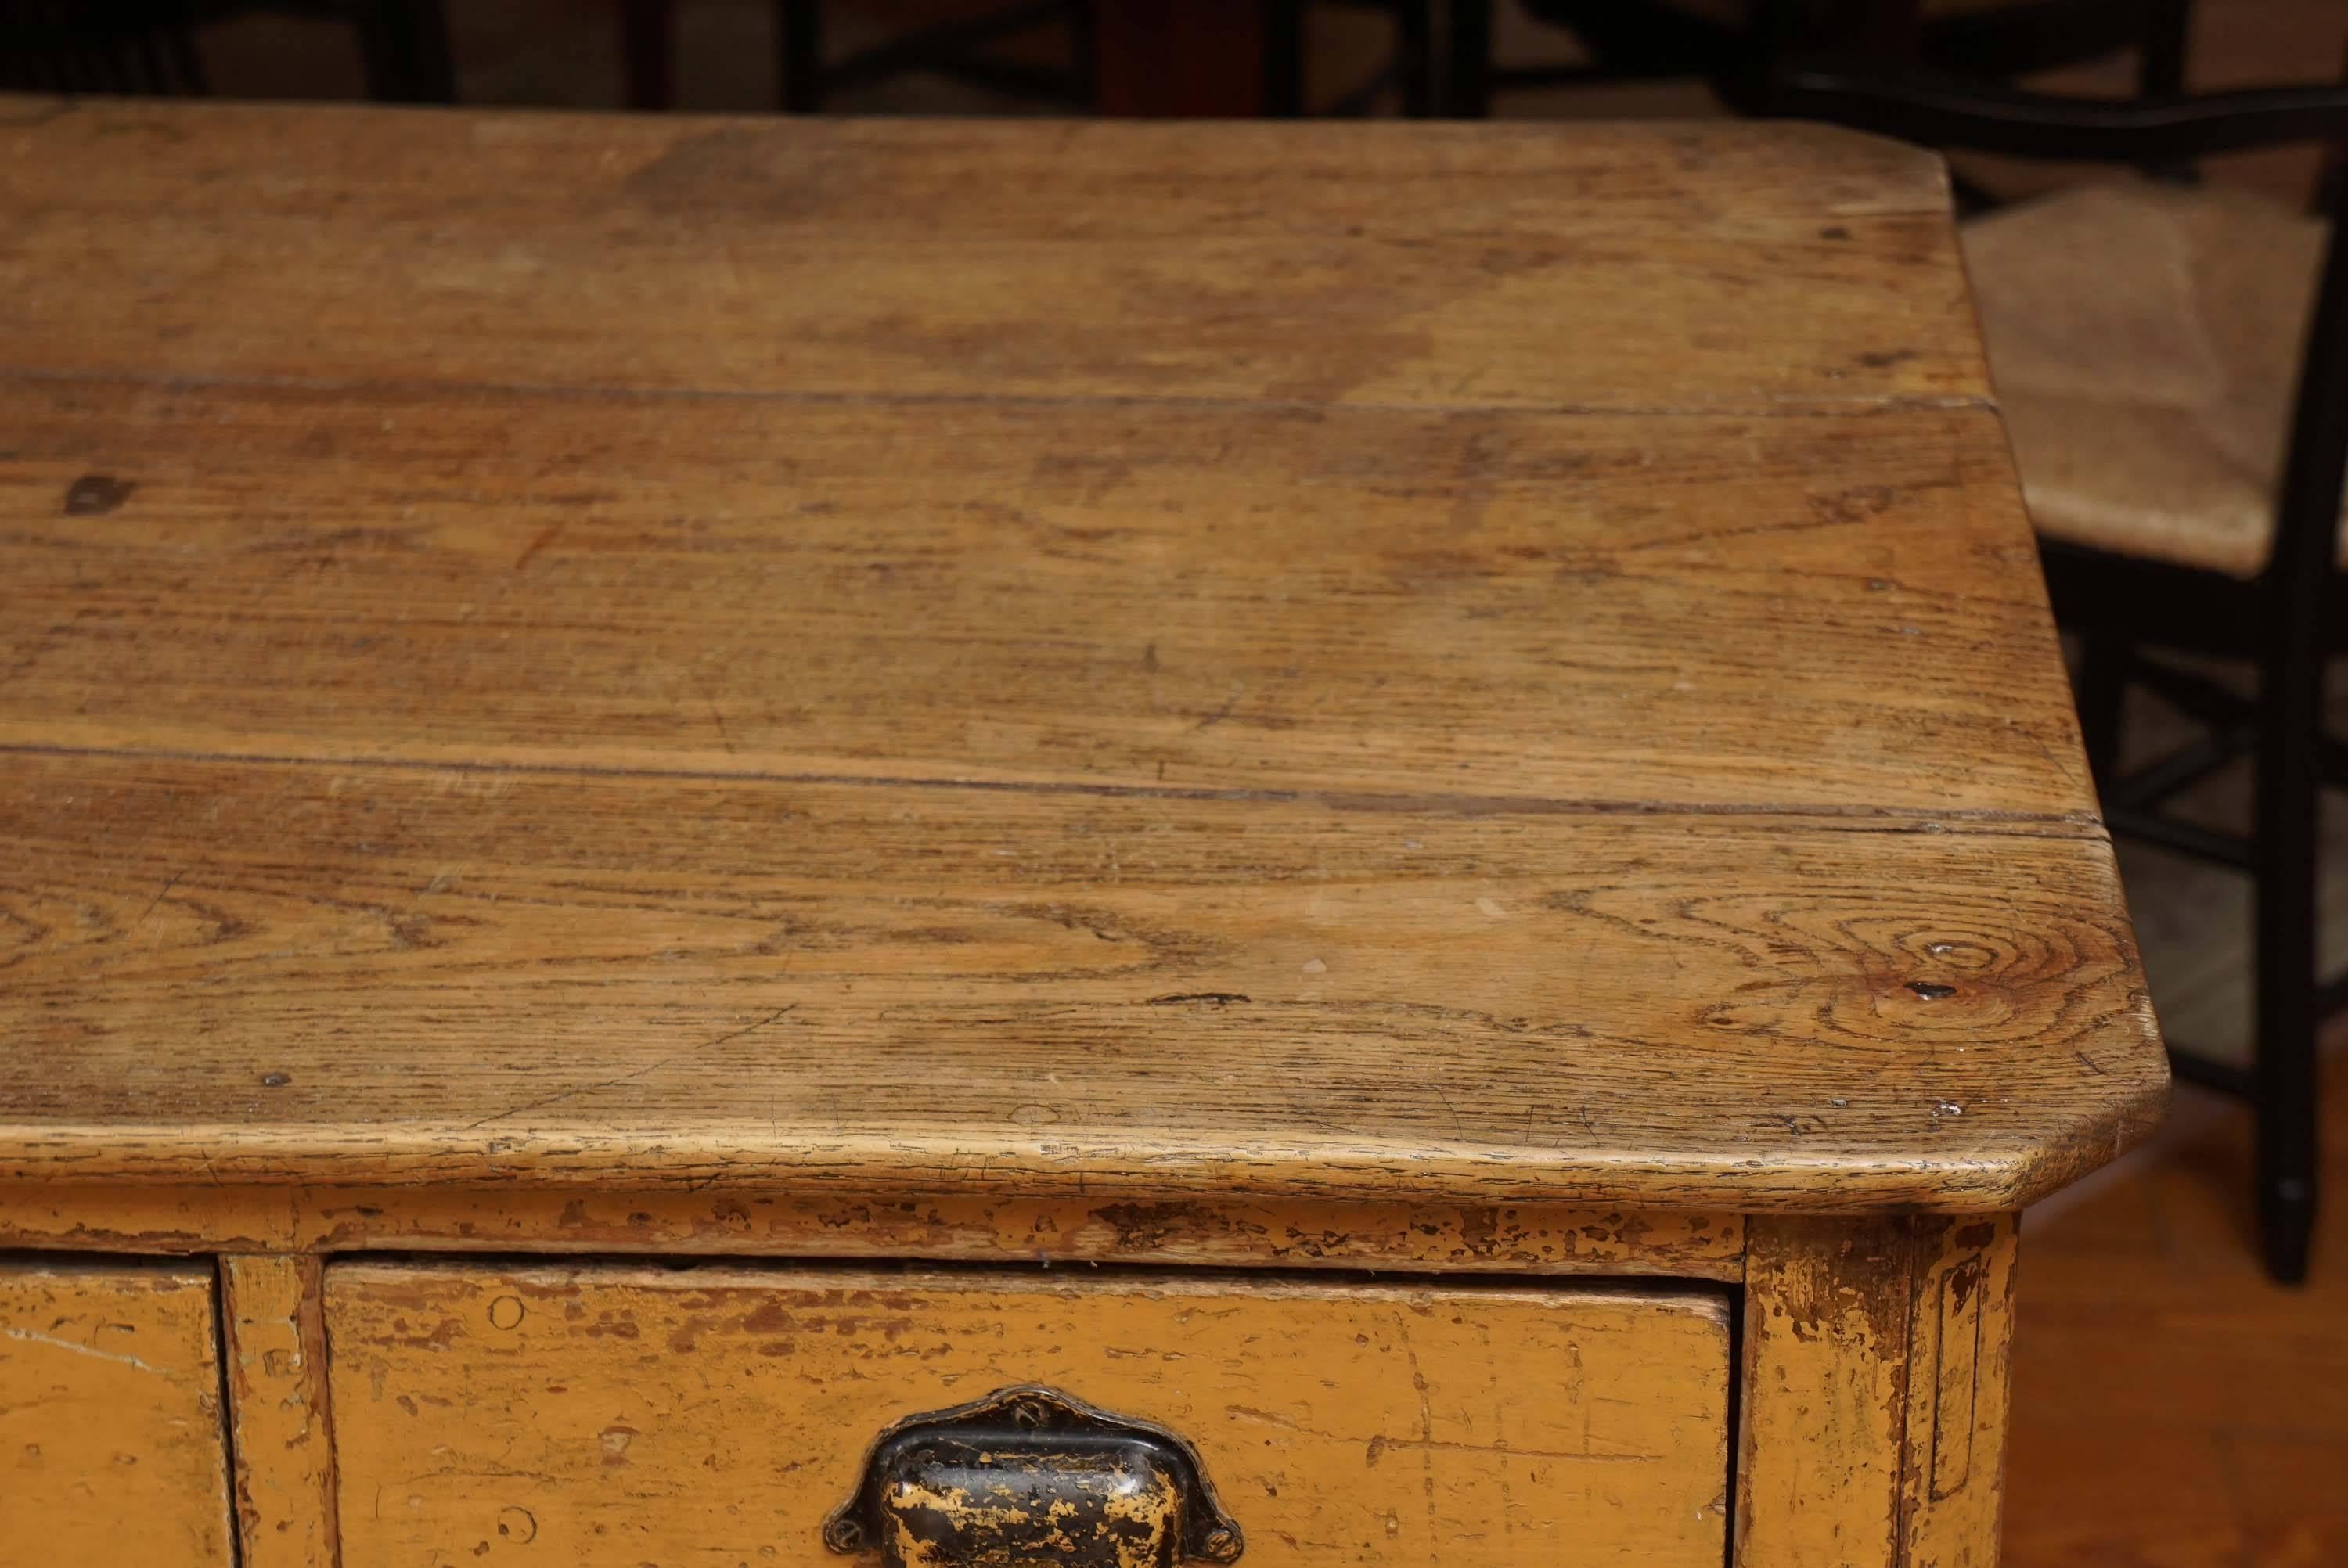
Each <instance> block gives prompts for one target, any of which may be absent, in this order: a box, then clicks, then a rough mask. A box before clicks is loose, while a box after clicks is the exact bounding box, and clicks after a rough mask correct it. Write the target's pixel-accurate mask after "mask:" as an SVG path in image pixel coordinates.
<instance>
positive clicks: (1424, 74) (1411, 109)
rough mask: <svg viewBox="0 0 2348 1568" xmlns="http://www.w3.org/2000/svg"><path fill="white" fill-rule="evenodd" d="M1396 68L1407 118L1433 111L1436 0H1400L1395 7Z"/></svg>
mask: <svg viewBox="0 0 2348 1568" xmlns="http://www.w3.org/2000/svg"><path fill="white" fill-rule="evenodd" d="M1395 70H1396V71H1397V72H1398V73H1400V75H1401V77H1402V112H1403V115H1404V117H1405V118H1408V119H1426V118H1428V117H1429V116H1431V115H1432V114H1434V113H1435V0H1399V3H1398V4H1397V5H1395Z"/></svg>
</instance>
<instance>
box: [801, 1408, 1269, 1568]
mask: <svg viewBox="0 0 2348 1568" xmlns="http://www.w3.org/2000/svg"><path fill="white" fill-rule="evenodd" d="M823 1543H824V1544H825V1545H826V1546H828V1547H829V1548H831V1550H833V1551H834V1552H839V1553H860V1552H878V1553H880V1560H881V1562H882V1563H884V1564H885V1565H886V1568H1174V1564H1176V1563H1182V1562H1187V1561H1191V1560H1199V1561H1204V1562H1208V1563H1230V1562H1233V1561H1235V1560H1236V1559H1237V1558H1238V1557H1239V1554H1240V1551H1241V1544H1242V1542H1241V1537H1240V1527H1239V1525H1238V1524H1237V1523H1235V1522H1233V1521H1232V1520H1231V1516H1230V1515H1229V1514H1227V1513H1225V1512H1223V1510H1222V1505H1221V1504H1220V1502H1218V1501H1216V1499H1215V1492H1214V1489H1213V1488H1212V1487H1210V1485H1208V1484H1207V1472H1206V1471H1205V1470H1204V1469H1203V1468H1201V1467H1200V1463H1199V1456H1198V1454H1197V1453H1196V1452H1194V1451H1193V1450H1192V1449H1191V1447H1190V1445H1189V1443H1186V1442H1184V1441H1183V1440H1181V1439H1180V1438H1179V1437H1176V1436H1175V1435H1174V1434H1173V1433H1172V1432H1169V1431H1168V1430H1165V1429H1164V1428H1163V1427H1155V1426H1151V1425H1150V1424H1149V1423H1148V1422H1147V1421H1135V1420H1128V1419H1125V1418H1123V1417H1121V1416H1114V1415H1111V1414H1109V1413H1108V1412H1107V1411H1106V1410H1097V1409H1094V1408H1093V1407H1091V1406H1090V1405H1087V1404H1086V1403H1084V1402H1083V1401H1082V1400H1080V1399H1070V1398H1069V1397H1068V1396H1067V1395H1066V1394H1063V1393H1060V1392H1058V1391H1057V1390H1056V1389H1039V1388H1033V1387H1022V1388H1010V1389H996V1390H995V1391H994V1393H992V1394H989V1395H988V1396H987V1397H986V1398H984V1399H978V1400H974V1401H973V1402H972V1403H970V1404H967V1405H957V1406H955V1407H954V1408H953V1409H949V1410H932V1411H930V1412H928V1413H927V1414H924V1415H919V1416H911V1417H909V1418H907V1419H904V1420H901V1421H899V1422H898V1423H897V1424H896V1425H894V1426H892V1427H891V1428H890V1429H889V1430H886V1431H884V1432H882V1433H881V1434H880V1437H879V1438H878V1439H877V1440H875V1441H874V1442H873V1445H872V1451H871V1452H870V1454H869V1455H868V1456H866V1458H865V1461H864V1478H863V1480H862V1481H860V1482H859V1483H858V1485H857V1488H856V1493H855V1495H854V1496H852V1497H850V1499H849V1500H848V1501H846V1502H843V1503H841V1504H840V1505H839V1507H838V1508H837V1509H834V1510H833V1511H832V1514H831V1517H830V1518H829V1519H828V1520H826V1521H824V1526H823Z"/></svg>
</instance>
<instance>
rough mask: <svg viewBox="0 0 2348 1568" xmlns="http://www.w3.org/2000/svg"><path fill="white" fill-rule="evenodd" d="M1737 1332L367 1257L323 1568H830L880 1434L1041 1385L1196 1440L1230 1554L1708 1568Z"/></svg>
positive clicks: (1427, 1291)
mask: <svg viewBox="0 0 2348 1568" xmlns="http://www.w3.org/2000/svg"><path fill="white" fill-rule="evenodd" d="M1728 1321H1729V1315H1728V1307H1727V1302H1726V1299H1725V1296H1723V1295H1722V1294H1720V1293H1718V1292H1715V1291H1703V1290H1679V1289H1670V1288H1663V1289H1658V1288H1653V1287H1646V1288H1613V1287H1608V1286H1594V1287H1593V1286H1579V1287H1573V1288H1565V1287H1559V1288H1540V1289H1534V1288H1518V1287H1508V1286H1503V1287H1484V1286H1474V1285H1463V1286H1456V1287H1448V1286H1447V1287H1441V1288H1437V1287H1434V1286H1393V1285H1378V1286H1354V1285H1346V1284H1340V1283H1326V1284H1296V1283H1270V1282H1262V1281H1251V1280H1249V1279H1246V1278H1243V1277H1237V1276H1232V1277H1200V1278H1178V1279H1169V1278H1166V1277H1163V1276H1152V1277H1148V1278H1139V1277H1136V1276H1118V1275H1101V1274H1090V1273H1087V1274H1074V1275H1072V1274H1065V1273H1060V1272H1045V1271H1041V1270H1039V1271H1036V1272H1034V1273H1024V1272H1022V1273H1004V1272H994V1271H985V1272H981V1271H973V1272H969V1273H951V1274H949V1273H924V1274H903V1273H896V1272H889V1271H853V1272H850V1271H834V1270H818V1269H812V1268H807V1269H788V1268H774V1269H762V1268H757V1267H749V1266H739V1267H737V1266H714V1267H695V1268H687V1269H661V1268H656V1267H642V1266H592V1267H567V1268H566V1267H553V1268H548V1267H511V1266H478V1265H439V1264H406V1263H377V1262H353V1263H349V1264H345V1265H338V1266H333V1267H330V1268H329V1269H328V1271H327V1276H326V1326H327V1334H328V1341H329V1348H330V1353H331V1357H330V1364H331V1367H332V1373H331V1376H332V1381H333V1388H332V1394H333V1402H334V1408H335V1427H336V1434H337V1436H336V1447H337V1454H338V1459H339V1463H340V1468H341V1476H342V1485H341V1498H342V1502H341V1507H342V1532H343V1542H344V1564H345V1568H394V1565H396V1568H424V1565H427V1564H440V1563H475V1562H479V1563H485V1564H489V1565H490V1568H494V1565H495V1564H496V1563H499V1562H507V1563H562V1564H564V1565H565V1568H571V1565H572V1564H576V1565H579V1568H637V1565H639V1564H644V1563H657V1564H659V1565H660V1568H736V1565H737V1564H750V1563H756V1564H761V1565H766V1564H775V1565H778V1568H820V1565H824V1564H839V1565H842V1568H845V1565H847V1564H849V1563H851V1562H854V1561H857V1560H858V1559H855V1558H851V1557H846V1556H839V1555H835V1554H833V1553H831V1552H830V1551H829V1550H828V1549H827V1548H826V1546H825V1544H824V1541H823V1534H822V1532H823V1528H824V1523H825V1520H826V1516H827V1515H829V1513H830V1512H832V1510H833V1509H834V1507H835V1506H836V1505H838V1504H840V1503H842V1502H844V1501H847V1500H848V1499H849V1498H850V1495H851V1494H852V1493H853V1492H855V1491H856V1490H857V1488H858V1485H859V1481H860V1478H861V1476H862V1475H863V1472H864V1469H865V1464H866V1460H867V1455H868V1452H869V1451H870V1450H871V1448H872V1445H873V1443H874V1440H875V1439H876V1438H877V1437H878V1436H879V1435H880V1433H881V1432H882V1430H883V1429H886V1428H889V1427H891V1425H892V1424H894V1423H897V1422H900V1421H902V1420H904V1419H907V1418H911V1417H916V1416H921V1415H924V1414H927V1413H929V1412H932V1411H937V1410H941V1409H949V1408H952V1407H956V1406H963V1405H968V1404H972V1403H973V1402H977V1401H981V1400H983V1398H984V1397H985V1396H988V1395H991V1394H994V1393H995V1392H996V1391H997V1390H1000V1389H1006V1388H1009V1387H1014V1386H1019V1385H1040V1386H1042V1387H1044V1388H1045V1389H1051V1390H1054V1391H1056V1392H1057V1393H1059V1394H1065V1395H1066V1396H1072V1397H1073V1398H1074V1399H1076V1400H1078V1401H1081V1402H1083V1403H1084V1404H1086V1405H1089V1406H1091V1407H1094V1408H1096V1409H1097V1410H1099V1411H1102V1412H1105V1413H1106V1414H1107V1415H1108V1416H1112V1417H1116V1418H1121V1419H1129V1420H1133V1421H1138V1422H1143V1423H1149V1424H1151V1425H1154V1426H1155V1427H1157V1428H1159V1429H1162V1430H1164V1431H1165V1432H1166V1433H1169V1434H1171V1435H1172V1437H1173V1438H1175V1439H1178V1440H1184V1441H1187V1443H1188V1445H1189V1450H1190V1453H1191V1455H1192V1457H1193V1458H1194V1459H1195V1461H1196V1468H1197V1469H1198V1470H1200V1471H1203V1476H1204V1480H1205V1481H1206V1483H1207V1484H1208V1485H1209V1486H1210V1488H1211V1489H1212V1491H1213V1493H1214V1494H1215V1496H1216V1498H1217V1499H1218V1500H1219V1501H1220V1507H1221V1509H1222V1510H1223V1511H1224V1512H1225V1513H1226V1514H1227V1515H1228V1517H1229V1518H1230V1519H1231V1521H1232V1522H1234V1523H1235V1524H1236V1525H1237V1527H1238V1529H1239V1532H1240V1533H1241V1537H1242V1540H1243V1542H1244V1545H1243V1551H1242V1554H1241V1562H1242V1563H1250V1564H1256V1563H1262V1564H1274V1563H1313V1564H1328V1563H1411V1564H1414V1565H1424V1564H1429V1563H1433V1564H1437V1565H1451V1568H1468V1565H1469V1564H1474V1565H1475V1568H1583V1565H1585V1564H1591V1565H1594V1564H1601V1563H1603V1564H1616V1563H1621V1564H1637V1565H1639V1568H1719V1564H1720V1563H1721V1562H1722V1561H1723V1559H1724V1556H1725V1542H1724V1533H1723V1532H1724V1521H1725V1512H1726V1500H1725V1489H1726V1484H1727V1477H1728V1452H1727V1426H1728V1382H1729V1360H1730V1353H1729V1336H1728ZM909 1555H911V1554H909ZM878 1560H879V1559H878V1556H877V1554H866V1555H864V1556H863V1557H862V1558H861V1561H863V1562H865V1563H875V1562H877V1561H878ZM1071 1560H1072V1561H1074V1560H1075V1559H1071ZM1142 1560H1144V1561H1146V1560H1147V1559H1146V1558H1144V1559H1142Z"/></svg>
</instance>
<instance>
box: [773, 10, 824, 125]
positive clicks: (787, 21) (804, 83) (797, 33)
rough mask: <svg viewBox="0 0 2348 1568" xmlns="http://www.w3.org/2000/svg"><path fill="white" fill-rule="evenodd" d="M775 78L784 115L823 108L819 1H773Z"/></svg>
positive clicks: (821, 30)
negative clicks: (777, 80)
mask: <svg viewBox="0 0 2348 1568" xmlns="http://www.w3.org/2000/svg"><path fill="white" fill-rule="evenodd" d="M775 36H776V46H777V47H778V50H779V52H780V58H779V59H778V62H777V69H776V75H777V77H778V79H779V82H780V84H781V94H782V104H783V112H784V113H785V114H814V113H816V112H818V111H819V110H820V109H821V108H823V97H824V93H823V0H775Z"/></svg>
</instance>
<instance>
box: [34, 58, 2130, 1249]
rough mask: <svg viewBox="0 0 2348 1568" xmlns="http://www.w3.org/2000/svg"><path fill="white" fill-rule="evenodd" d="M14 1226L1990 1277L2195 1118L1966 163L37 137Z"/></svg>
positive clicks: (1856, 157)
mask: <svg viewBox="0 0 2348 1568" xmlns="http://www.w3.org/2000/svg"><path fill="white" fill-rule="evenodd" d="M0 210H5V213H6V216H7V221H6V223H5V225H0V361H5V363H4V364H0V432H5V436H0V945H5V958H0V964H5V970H6V983H5V989H0V1031H5V1042H6V1050H5V1052H0V1177H6V1178H15V1179H26V1178H32V1179H57V1180H79V1179H87V1180H99V1179H110V1180H116V1181H119V1180H124V1179H130V1180H142V1179H151V1180H154V1181H159V1182H177V1181H188V1180H194V1181H218V1182H232V1181H240V1182H254V1183H293V1182H322V1183H333V1182H345V1183H347V1182H353V1181H364V1182H379V1183H388V1184H400V1183H411V1182H429V1181H439V1182H450V1183H483V1182H489V1183H502V1182H510V1181H520V1180H527V1181H531V1182H543V1183H551V1184H573V1183H576V1184H589V1183H594V1184H606V1185H609V1184H632V1185H634V1186H639V1187H644V1186H658V1185H662V1184H768V1185H773V1184H788V1185H791V1186H794V1187H797V1188H800V1189H807V1190H840V1191H868V1192H874V1193H880V1192H947V1191H959V1190H964V1189H971V1188H985V1189H993V1190H1002V1191H1018V1192H1024V1193H1029V1194H1054V1193H1067V1194H1075V1193H1080V1192H1108V1191H1126V1190H1131V1191H1148V1192H1158V1193H1166V1194H1183V1193H1195V1192H1212V1193H1220V1194H1279V1195H1286V1196H1292V1197H1298V1198H1303V1197H1312V1198H1315V1199H1323V1198H1332V1197H1338V1198H1342V1197H1349V1196H1364V1197H1367V1196H1375V1197H1377V1198H1380V1199H1393V1198H1410V1197H1414V1196H1423V1197H1426V1198H1430V1199H1441V1200H1445V1201H1471V1202H1486V1201H1493V1200H1506V1199H1527V1200H1531V1199H1540V1198H1559V1199H1570V1200H1576V1201H1580V1200H1587V1201H1591V1202H1598V1203H1619V1204H1640V1205H1643V1206H1646V1207H1650V1208H1658V1207H1673V1206H1682V1207H1694V1206H1702V1207H1706V1208H1712V1209H1746V1210H1753V1211H1770V1210H1826V1211H1853V1210H1864V1209H1867V1208H1870V1207H1877V1206H1887V1207H1903V1208H1910V1207H1923V1208H1931V1209H1941V1210H1950V1211H1970V1210H1987V1209H2002V1208H2007V1207H2011V1206H2013V1205H2015V1204H2021V1203H2024V1202H2027V1201H2029V1200H2030V1199H2032V1198H2034V1197H2035V1196H2037V1195H2039V1194H2043V1193H2044V1192H2046V1191H2048V1190H2049V1189H2050V1188H2052V1187H2053V1186H2055V1185H2057V1184H2061V1183H2062V1182H2064V1181H2065V1180H2067V1179H2069V1178H2071V1177H2073V1176H2075V1175H2076V1174H2077V1173H2080V1172H2081V1171H2083V1170H2084V1169H2085V1168H2087V1167H2089V1166H2091V1165H2093V1164H2095V1163H2100V1162H2101V1161H2103V1160H2105V1159H2106V1158H2109V1157H2110V1156H2111V1155H2112V1154H2114V1153H2116V1152H2117V1151H2118V1150H2119V1149H2120V1148H2122V1147H2124V1146H2126V1145H2127V1143H2130V1142H2132V1141H2133V1140H2134V1139H2136V1138H2137V1136H2139V1135H2140V1134H2141V1133H2142V1132H2143V1131H2144V1130H2145V1129H2146V1128H2147V1125H2148V1124H2149V1122H2150V1121H2151V1119H2152V1118H2153V1117H2154V1116H2155V1115H2157V1110H2158V1107H2159V1105H2160V1102H2161V1101H2162V1099H2163V1096H2164V1094H2165V1089H2166V1072H2165V1069H2164V1067H2163V1065H2162V1061H2161V1058H2160V1054H2159V1050H2158V1047H2157V1039H2156V1036H2155V1033H2154V1030H2153V1027H2152V1022H2151V1019H2150V1015H2149V1012H2148V1010H2147V1004H2146V1001H2145V997H2144V991H2143V985H2142V978H2141V975H2140V973H2139V971H2138V968H2137V958H2136V954H2135V950H2134V947H2133V944H2132V939H2131V937H2130V933H2129V929H2128V926H2127V918H2126V915H2125V913H2124V911H2123V908H2122V906H2121V902H2120V898H2119V894H2118V889H2117V886H2116V882H2115V880H2114V876H2113V870H2112V860H2111V854H2110V850H2109V847H2108V845H2107V842H2106V835H2105V833H2104V830H2103V828H2102V826H2101V825H2100V824H2099V822H2098V819H2097V817H2096V814H2095V804H2094V798H2093V794H2092V790H2091V788H2090V785H2089V784H2088V782H2087V778H2086V775H2085V767H2084V764H2083V762H2082V759H2081V755H2080V750H2079V746H2078V743H2077V739H2076V736H2075V731H2074V726H2073V721H2072V718H2071V712H2070V708H2069V702H2068V695H2067V692H2066V690H2065V682H2064V677H2063V673H2062V670H2061V666H2060V663H2059V661H2058V657H2057V651H2056V647H2055V638H2054V632H2053V630H2052V627H2051V624H2050V621H2049V619H2048V616H2047V612H2046V608H2045V605H2044V600H2043V597H2042V594H2041V589H2040V585H2039V580H2038V577H2037V573H2036V569H2035V565H2034V555H2033V549H2032V544H2031V538H2030V535H2029V532H2028V529H2027V527H2026V525H2025V523H2024V517H2023V513H2022V509H2021V507H2020V503H2019V499H2018V497H2017V494H2016V490H2015V487H2014V484H2013V475H2012V472H2011V469H2010V466H2009V462H2008V458H2007V456H2006V451H2005V446H2004V441H2003V435H2002V432H2001V428H2000V424H1999V420H1998V416H1997V413H1996V410H1995V407H1994V405H1993V403H1992V401H1991V399H1990V397H1989V395H1988V389H1987V385H1986V383H1985V379H1984V376H1983V373H1982V364H1981V362H1980V358H1979V354H1978V352H1977V346H1976V343H1975V339H1974V333H1973V327H1972V320H1971V315H1970V312H1969V307H1968V303H1967V301H1966V297H1965V292H1964V285H1963V280H1962V273H1961V271H1960V268H1959V265H1958V261H1957V257H1956V251H1955V249H1954V245H1953V236H1952V228H1951V224H1950V220H1949V217H1948V212H1947V202H1946V195H1945V190H1944V188H1943V184H1942V179H1941V172H1940V169H1939V168H1938V166H1937V164H1936V163H1935V162H1934V161H1933V160H1931V159H1929V158H1926V157H1923V156H1921V155H1919V154H1917V153H1914V152H1911V151H1909V150H1905V149H1899V148H1896V147H1893V146H1891V145H1889V144H1885V143H1879V142H1876V141H1873V140H1869V139H1866V138H1858V137H1854V136H1849V135H1845V134H1840V133H1833V132H1828V131H1824V130H1819V129H1815V128H1801V127H1789V126H1777V127H1754V126H1746V125H1724V126H1705V127H1671V126H1653V125H1650V126H1638V127H1621V128H1603V127H1591V126H1575V127H1531V126H1519V127H1498V126H1476V127H1452V126H1445V127H1432V126H1410V127H1404V126H1391V125H1389V126H1379V125H1360V124H1356V125H1344V126H1339V125H1295V124H1291V125H1282V126H1276V127H1266V126H1247V125H1223V126H1167V125H1155V126H1153V125H1134V124H1049V125H1045V124H917V123H897V124H892V123H853V122H849V123H816V122H808V121H793V122H781V121H751V120H705V119H689V118H660V119H651V118H642V119H632V118H584V117H561V116H551V115H514V114H458V113H447V112H415V111H404V112H403V111H383V110H370V109H346V108H233V107H218V106H211V107H191V106H180V105H173V106H160V105H158V106H144V105H142V106H129V105H103V104H85V105H82V106H79V107H75V108H66V107H62V106H59V105H57V104H53V103H49V102H45V101H37V100H28V99H16V100H0Z"/></svg>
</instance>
